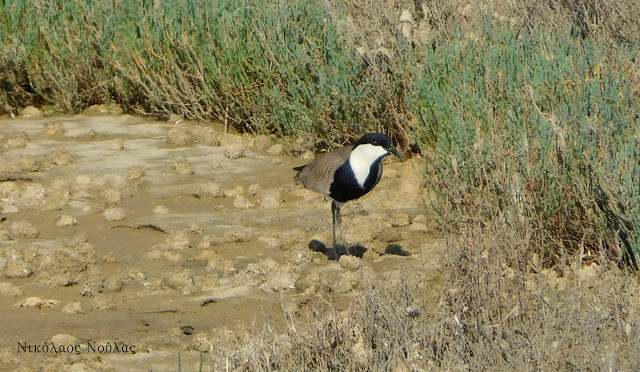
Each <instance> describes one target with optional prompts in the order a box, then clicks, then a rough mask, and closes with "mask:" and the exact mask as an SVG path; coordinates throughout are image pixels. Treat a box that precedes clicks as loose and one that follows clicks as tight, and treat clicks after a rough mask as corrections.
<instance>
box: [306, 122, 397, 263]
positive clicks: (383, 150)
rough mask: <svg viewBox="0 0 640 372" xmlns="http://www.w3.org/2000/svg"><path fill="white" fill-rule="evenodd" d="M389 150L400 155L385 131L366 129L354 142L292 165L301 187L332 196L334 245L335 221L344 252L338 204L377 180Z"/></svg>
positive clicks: (360, 193)
mask: <svg viewBox="0 0 640 372" xmlns="http://www.w3.org/2000/svg"><path fill="white" fill-rule="evenodd" d="M390 154H393V155H395V156H397V157H398V158H400V159H402V155H401V154H400V152H399V151H398V150H397V149H396V148H395V147H393V145H392V143H391V139H390V138H389V137H388V136H387V135H386V134H382V133H369V134H367V135H365V136H363V137H362V138H360V140H358V142H356V144H355V145H350V146H344V147H340V148H337V149H335V150H332V151H329V152H327V153H325V154H323V155H321V156H320V157H318V158H317V159H316V160H314V161H312V162H311V163H309V164H306V165H303V166H300V167H295V168H294V169H295V170H297V171H299V172H298V174H297V175H296V176H295V179H296V180H299V181H300V182H302V184H303V185H304V187H305V188H307V189H309V190H313V191H316V192H319V193H321V194H324V195H327V196H329V197H331V198H332V199H333V201H332V203H331V216H332V220H333V246H334V247H336V224H337V225H338V227H339V229H340V234H341V235H342V242H343V243H344V246H345V248H346V249H347V252H348V245H347V242H346V240H345V239H344V233H343V232H342V217H341V215H340V208H341V207H342V204H344V203H345V202H347V201H349V200H353V199H357V198H359V197H361V196H363V195H365V194H366V193H368V192H369V191H371V190H372V189H373V188H374V187H375V186H376V185H377V184H378V181H380V177H381V176H382V159H383V158H384V157H385V156H387V155H390Z"/></svg>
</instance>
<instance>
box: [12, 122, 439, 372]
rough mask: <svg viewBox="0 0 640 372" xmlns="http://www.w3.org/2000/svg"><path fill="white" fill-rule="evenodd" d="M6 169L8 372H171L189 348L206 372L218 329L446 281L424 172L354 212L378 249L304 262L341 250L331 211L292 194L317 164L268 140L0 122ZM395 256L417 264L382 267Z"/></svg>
mask: <svg viewBox="0 0 640 372" xmlns="http://www.w3.org/2000/svg"><path fill="white" fill-rule="evenodd" d="M0 157H1V158H2V161H0V211H1V217H2V219H3V221H2V222H0V318H1V319H2V324H3V326H2V328H3V330H4V332H2V335H1V336H0V366H2V368H0V369H5V368H8V369H11V370H15V369H16V368H18V367H20V368H22V369H23V370H32V369H33V368H38V367H40V366H42V365H46V366H49V367H50V368H53V369H56V368H58V367H59V368H62V369H66V368H71V367H73V368H75V369H76V370H121V369H122V368H126V369H129V370H140V371H147V370H148V369H149V368H151V367H152V368H153V370H154V371H162V370H168V371H175V370H177V351H178V350H181V351H182V363H183V364H182V365H183V367H186V368H189V369H190V368H192V367H193V368H196V367H197V365H198V364H197V363H198V362H199V358H200V356H199V351H198V350H201V349H206V347H205V346H206V345H205V346H203V345H204V344H206V339H207V335H208V334H211V333H215V332H216V330H218V329H220V330H223V329H230V330H238V331H240V330H251V329H254V328H256V327H257V326H258V325H260V324H262V322H263V321H264V319H265V317H270V318H271V319H272V320H274V322H275V324H276V325H277V324H278V322H281V323H282V322H283V321H284V315H283V309H287V311H290V312H291V313H293V314H296V315H299V316H304V314H305V312H306V309H305V307H306V306H309V305H308V304H309V299H310V298H317V297H322V298H327V301H330V302H331V303H332V304H334V305H335V306H336V307H337V308H338V309H345V308H347V307H348V305H349V302H350V300H351V299H352V298H353V297H354V296H355V295H356V294H358V293H359V291H360V290H361V289H363V288H364V286H366V285H367V284H369V283H371V282H372V281H376V280H385V279H384V278H386V277H387V276H388V275H392V274H398V275H410V273H411V272H412V271H415V270H423V271H424V270H427V271H430V272H432V273H433V274H432V277H433V283H434V286H437V283H438V282H439V280H440V277H439V273H438V254H437V252H436V251H435V249H436V248H435V247H436V244H435V238H434V235H433V232H432V230H431V229H432V227H431V225H432V219H431V218H430V217H428V216H426V215H425V207H424V202H423V188H422V186H421V176H420V174H419V172H418V169H420V167H421V166H422V163H421V162H420V161H419V160H410V161H405V162H402V163H400V162H394V161H389V160H385V171H384V174H383V178H382V180H381V181H380V183H379V184H378V186H377V187H376V189H375V190H374V191H372V192H371V193H369V194H368V195H366V196H365V197H363V198H361V199H360V200H358V201H355V202H350V203H347V204H346V205H345V207H344V209H343V223H344V228H345V234H346V238H347V240H348V241H349V242H352V243H357V244H362V245H364V246H366V247H367V248H368V251H367V252H366V253H365V254H364V257H363V258H362V259H360V258H354V257H343V258H341V259H340V260H339V261H337V262H336V261H328V260H327V257H326V256H325V255H323V254H322V253H316V252H313V251H311V250H310V249H309V248H308V244H309V242H310V241H311V240H312V239H319V240H321V241H323V242H325V243H330V240H331V214H330V202H329V200H326V199H325V198H323V196H321V195H319V194H316V193H313V192H311V191H308V190H305V189H304V188H303V187H302V186H301V185H299V184H296V183H295V182H294V181H293V176H294V174H295V172H294V171H293V170H292V169H291V168H292V167H293V166H296V165H301V164H305V163H306V162H309V161H310V160H311V159H310V158H309V154H308V153H307V154H306V155H305V156H304V158H303V157H293V156H288V155H285V154H284V153H283V150H282V146H281V145H279V144H276V143H275V141H273V139H271V138H269V137H265V136H249V135H243V136H241V135H238V134H224V128H223V127H222V126H215V125H213V126H205V125H202V124H197V123H178V124H170V123H166V122H156V121H149V120H145V119H142V118H138V117H133V116H128V115H111V116H100V115H97V116H87V115H78V116H60V117H36V118H24V117H21V118H15V119H9V118H5V119H0ZM390 243H394V244H399V245H400V246H401V247H402V248H403V249H405V250H407V251H409V252H411V253H412V255H411V256H409V257H400V256H394V255H389V254H386V255H381V254H382V253H384V252H385V247H386V246H387V245H388V244H390ZM58 301H59V302H58ZM19 304H22V306H14V305H19ZM20 342H26V343H28V344H30V345H37V344H40V345H42V344H43V343H49V344H51V343H52V342H53V343H57V344H73V345H75V344H80V345H82V347H84V348H85V349H83V350H84V351H86V345H87V343H92V342H95V343H97V344H98V345H106V344H108V343H111V345H113V344H114V343H118V344H119V345H123V344H128V345H135V347H136V354H135V355H131V354H130V353H129V354H124V353H106V354H96V353H93V354H92V353H88V352H82V353H80V354H78V355H76V354H73V353H72V354H68V355H55V354H53V355H52V354H51V353H49V354H45V353H25V352H19V350H18V348H19V346H18V343H20ZM194 366H196V367H194ZM54 367H55V368H54Z"/></svg>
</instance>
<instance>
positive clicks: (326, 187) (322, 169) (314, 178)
mask: <svg viewBox="0 0 640 372" xmlns="http://www.w3.org/2000/svg"><path fill="white" fill-rule="evenodd" d="M352 149H353V146H344V147H340V148H337V149H335V150H331V151H329V152H327V153H325V154H323V155H321V156H320V157H319V158H317V159H316V160H314V161H312V162H311V163H309V164H307V165H305V166H303V167H296V168H294V169H297V168H302V169H300V172H299V173H298V174H297V175H296V177H295V179H297V180H299V181H300V182H302V184H303V185H304V187H306V188H307V189H309V190H313V191H316V192H319V193H321V194H324V195H329V193H330V191H331V183H332V182H333V174H334V173H335V172H336V170H337V169H338V168H340V167H341V166H342V164H344V163H346V162H347V160H348V159H349V154H351V150H352Z"/></svg>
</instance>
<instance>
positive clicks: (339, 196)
mask: <svg viewBox="0 0 640 372" xmlns="http://www.w3.org/2000/svg"><path fill="white" fill-rule="evenodd" d="M380 176H382V158H380V159H378V160H377V161H375V162H374V163H373V164H371V169H370V170H369V175H368V176H367V179H366V180H365V181H364V187H360V185H358V181H356V176H355V174H354V173H353V170H352V169H351V164H349V161H347V162H346V163H344V164H343V165H342V166H341V167H340V168H338V170H337V171H336V173H335V175H334V177H333V183H331V189H330V193H329V196H330V197H332V198H333V199H335V200H336V201H339V202H342V203H344V202H346V201H348V200H353V199H357V198H359V197H361V196H362V195H364V194H366V193H368V192H369V191H371V189H373V188H374V187H375V185H377V184H378V181H380Z"/></svg>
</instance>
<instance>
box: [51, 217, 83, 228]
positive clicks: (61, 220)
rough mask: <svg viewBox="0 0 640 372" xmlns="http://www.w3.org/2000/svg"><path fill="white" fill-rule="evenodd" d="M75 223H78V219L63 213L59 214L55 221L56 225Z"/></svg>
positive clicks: (71, 224)
mask: <svg viewBox="0 0 640 372" xmlns="http://www.w3.org/2000/svg"><path fill="white" fill-rule="evenodd" d="M77 224H78V220H77V219H76V218H75V217H72V216H69V215H66V214H65V215H63V216H60V218H59V219H58V222H57V223H56V226H58V227H64V226H73V225H77Z"/></svg>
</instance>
